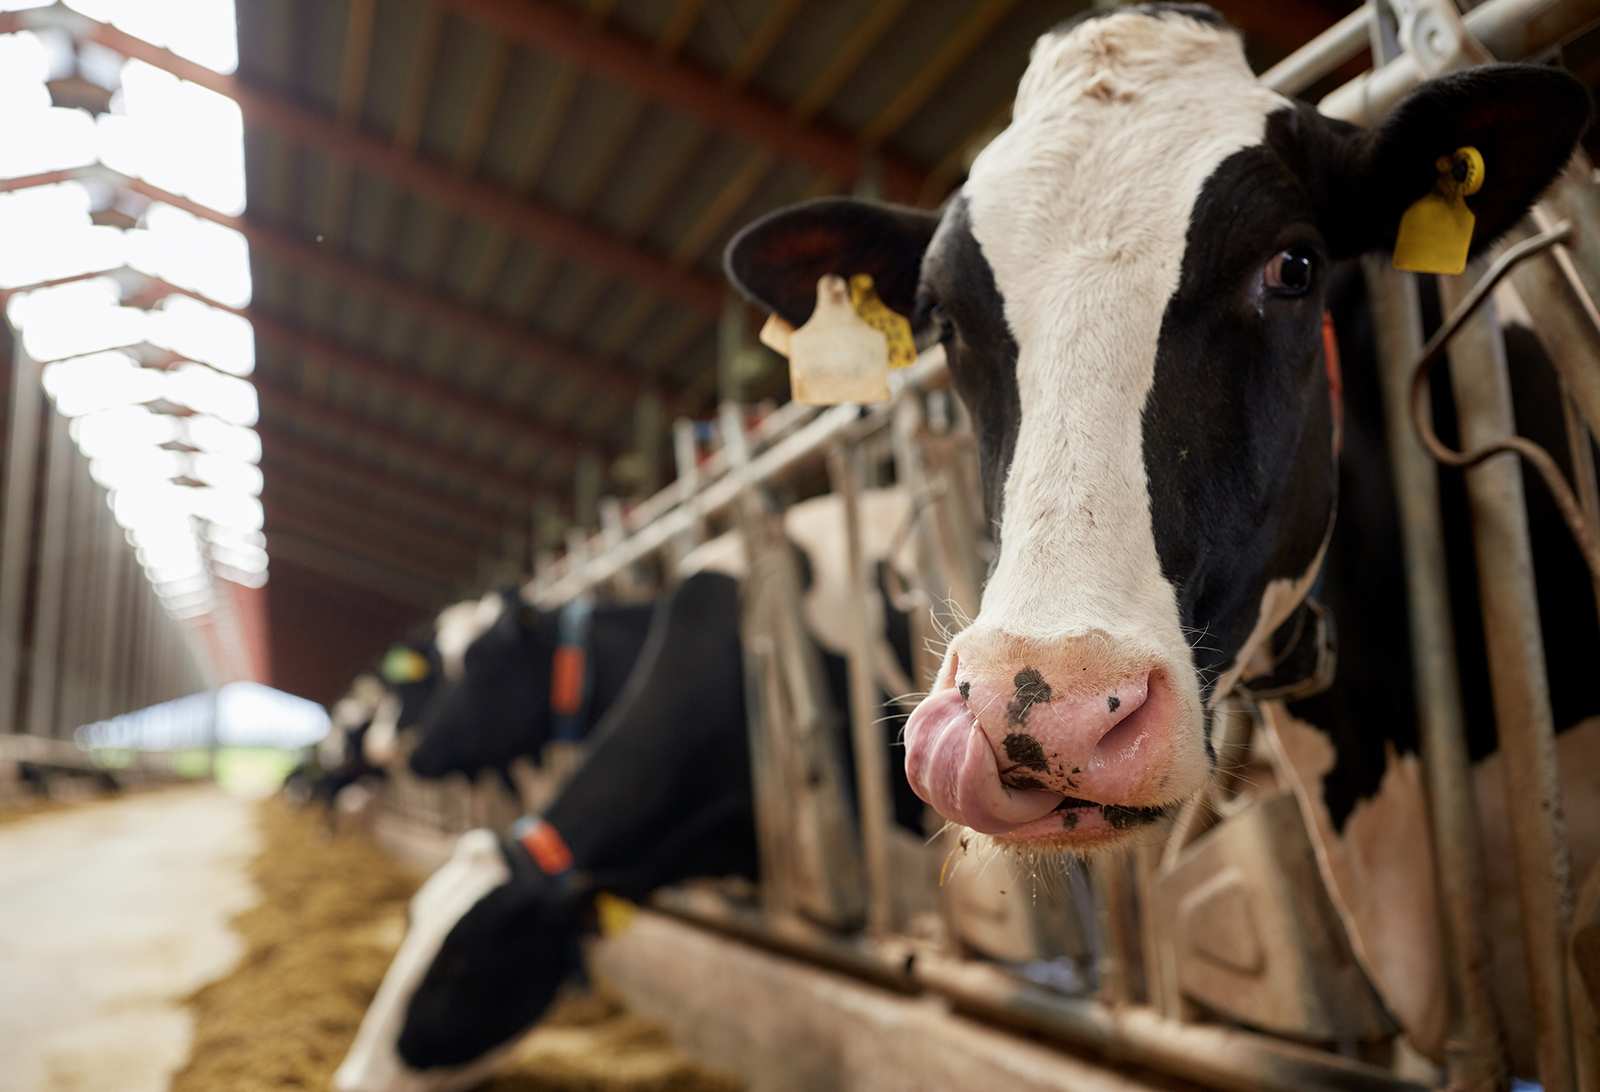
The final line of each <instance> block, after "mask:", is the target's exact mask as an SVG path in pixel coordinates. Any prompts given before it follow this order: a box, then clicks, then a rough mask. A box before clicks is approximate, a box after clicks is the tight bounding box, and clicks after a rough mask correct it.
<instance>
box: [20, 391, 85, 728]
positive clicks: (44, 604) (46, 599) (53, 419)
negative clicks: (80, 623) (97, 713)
mask: <svg viewBox="0 0 1600 1092" xmlns="http://www.w3.org/2000/svg"><path fill="white" fill-rule="evenodd" d="M49 431H50V442H49V446H48V447H47V449H46V455H45V457H46V459H48V460H49V466H48V468H47V470H46V472H45V490H44V513H43V515H42V516H41V517H40V520H39V523H40V530H39V597H38V603H37V606H36V607H35V620H34V624H33V663H32V666H31V667H30V668H29V672H28V715H27V716H26V717H25V718H24V720H23V725H24V726H25V729H26V730H27V731H29V732H33V733H35V734H36V735H41V736H53V735H55V734H56V721H57V716H56V713H57V709H58V708H59V706H58V705H57V691H58V689H59V675H60V670H61V634H62V622H63V619H64V615H65V607H66V604H65V602H64V600H63V596H64V592H65V588H66V567H67V565H66V552H67V534H68V527H69V523H70V518H71V515H72V507H73V501H74V499H75V498H74V496H73V492H74V489H73V486H74V484H75V483H74V479H75V478H76V477H77V475H76V474H74V473H73V471H74V469H75V467H74V466H73V463H74V462H75V461H76V460H77V459H78V452H77V449H76V448H74V446H73V444H72V436H71V435H70V433H69V432H68V430H67V419H66V418H65V417H62V416H61V415H60V414H58V413H56V412H54V411H53V410H52V411H51V413H50V426H49Z"/></svg>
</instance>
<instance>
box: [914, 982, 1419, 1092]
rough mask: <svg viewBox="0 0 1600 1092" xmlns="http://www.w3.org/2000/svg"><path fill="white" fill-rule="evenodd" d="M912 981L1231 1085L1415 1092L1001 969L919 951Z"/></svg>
mask: <svg viewBox="0 0 1600 1092" xmlns="http://www.w3.org/2000/svg"><path fill="white" fill-rule="evenodd" d="M916 974H917V979H918V980H919V981H920V982H921V983H922V984H923V985H924V986H925V987H926V988H927V989H929V990H931V991H934V992H936V993H938V994H940V995H942V996H944V997H946V998H948V999H949V1000H950V1001H952V1002H953V1003H954V1004H955V1005H956V1007H957V1008H958V1009H961V1010H963V1011H966V1012H968V1013H971V1014H973V1015H977V1016H980V1017H982V1018H984V1019H987V1020H992V1021H994V1022H996V1023H999V1024H1004V1025H1007V1026H1009V1027H1013V1028H1018V1029H1021V1030H1023V1031H1028V1032H1032V1033H1035V1034H1040V1035H1045V1036H1048V1037H1050V1038H1053V1039H1056V1040H1058V1041H1061V1042H1064V1043H1067V1044H1070V1045H1071V1046H1074V1047H1078V1048H1084V1049H1088V1050H1092V1051H1094V1052H1095V1053H1097V1054H1100V1055H1102V1056H1104V1057H1106V1058H1108V1059H1110V1060H1112V1061H1115V1062H1122V1063H1132V1064H1136V1065H1139V1066H1143V1067H1148V1068H1150V1069H1155V1070H1158V1071H1160V1072H1162V1073H1167V1074H1171V1075H1173V1076H1176V1077H1180V1078H1184V1079H1186V1080H1191V1081H1198V1082H1200V1083H1202V1084H1204V1085H1206V1086H1207V1087H1210V1088H1218V1089H1225V1090H1229V1092H1305V1090H1306V1089H1312V1088H1338V1089H1343V1090H1346V1092H1356V1090H1368V1089H1370V1090H1373V1092H1379V1090H1382V1092H1401V1090H1404V1092H1422V1086H1421V1085H1417V1084H1413V1083H1412V1082H1410V1081H1404V1080H1400V1079H1398V1078H1396V1077H1394V1076H1393V1075H1391V1074H1389V1073H1388V1072H1386V1071H1384V1070H1381V1069H1377V1068H1375V1067H1373V1066H1369V1065H1363V1064H1361V1063H1360V1062H1354V1061H1351V1060H1349V1059H1347V1058H1342V1057H1340V1056H1339V1055H1336V1054H1328V1053H1324V1052H1322V1051H1319V1050H1314V1049H1312V1048H1311V1047H1305V1046H1300V1045H1298V1044H1295V1043H1291V1042H1288V1041H1287V1040H1283V1039H1276V1038H1270V1037H1268V1036H1265V1035H1256V1034H1252V1033H1250V1032H1247V1031H1240V1030H1236V1029H1234V1028H1226V1027H1220V1026H1216V1025H1200V1024H1182V1023H1179V1022H1177V1021H1176V1020H1167V1019H1164V1018H1163V1017H1162V1016H1160V1015H1159V1014H1157V1013H1156V1012H1154V1011H1153V1010H1151V1009H1149V1008H1146V1007H1144V1006H1142V1005H1128V1006H1124V1007H1122V1008H1117V1009H1112V1008H1109V1007H1107V1006H1105V1005H1101V1004H1097V1003H1095V1002H1093V1001H1088V1000H1083V999H1080V998H1072V997H1063V996H1061V995H1060V994H1056V993H1051V992H1050V991H1048V990H1045V989H1041V988H1040V987H1038V986H1034V985H1031V984H1029V983H1026V982H1022V981H1020V980H1018V979H1016V978H1013V977H1011V976H1009V975H1007V974H1006V973H1005V972H1004V971H1002V970H1000V969H999V968H996V967H992V966H986V965H984V964H980V963H972V962H962V961H957V960H953V959H950V958H948V957H944V956H939V955H936V954H933V953H922V954H919V955H918V956H917V962H916Z"/></svg>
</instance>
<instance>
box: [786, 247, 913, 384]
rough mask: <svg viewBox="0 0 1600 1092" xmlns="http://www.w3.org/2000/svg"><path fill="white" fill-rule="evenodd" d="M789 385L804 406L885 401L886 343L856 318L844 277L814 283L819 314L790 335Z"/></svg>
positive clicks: (883, 338)
mask: <svg viewBox="0 0 1600 1092" xmlns="http://www.w3.org/2000/svg"><path fill="white" fill-rule="evenodd" d="M789 385H790V387H791V389H792V391H793V395H794V400H795V401H796V402H802V403H804V404H806V405H808V406H834V405H838V404H839V403H841V402H887V401H888V400H889V341H888V339H887V338H886V337H884V335H883V334H882V333H881V332H880V331H878V330H875V329H873V328H872V327H871V326H870V325H868V324H867V321H866V320H865V319H863V318H862V317H861V316H860V315H859V314H857V313H856V309H855V308H854V307H852V306H851V304H850V287H849V285H847V284H846V283H845V280H844V278H843V277H836V276H831V275H830V276H826V277H823V278H822V279H821V280H820V281H818V282H817V309H816V310H815V311H813V312H812V313H811V318H810V319H808V320H807V321H806V324H805V325H804V326H802V327H800V328H799V329H798V330H796V331H795V332H794V333H793V334H791V335H790V337H789Z"/></svg>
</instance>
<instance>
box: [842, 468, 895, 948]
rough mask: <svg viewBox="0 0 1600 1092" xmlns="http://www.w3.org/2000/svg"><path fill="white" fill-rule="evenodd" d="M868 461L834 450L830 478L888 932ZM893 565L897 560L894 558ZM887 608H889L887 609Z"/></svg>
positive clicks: (871, 851) (865, 814)
mask: <svg viewBox="0 0 1600 1092" xmlns="http://www.w3.org/2000/svg"><path fill="white" fill-rule="evenodd" d="M863 469H864V468H863V460H862V457H861V449H860V448H859V447H857V448H854V449H852V450H850V451H845V450H844V449H842V448H840V447H834V448H833V449H832V450H831V451H829V452H828V477H829V479H830V481H831V483H832V485H833V491H834V492H835V493H837V494H838V495H839V496H840V497H841V498H842V499H843V501H844V523H845V554H846V559H847V571H848V574H849V576H848V579H849V581H850V589H851V593H852V597H853V598H854V600H855V610H854V611H853V612H852V613H853V614H854V618H853V619H852V621H853V622H854V625H853V626H852V627H851V632H850V654H849V673H850V729H851V731H850V738H851V741H852V743H853V744H854V748H855V760H856V801H857V804H856V810H857V814H858V815H859V816H860V825H861V844H862V849H863V851H864V857H865V861H866V871H867V925H868V926H869V927H870V928H871V929H872V931H873V932H875V933H878V934H880V935H882V934H887V933H888V932H889V931H890V930H891V929H892V928H893V926H894V892H893V890H892V889H891V881H892V878H893V871H892V870H893V863H892V862H891V860H890V858H889V836H890V826H891V825H892V824H893V822H894V809H893V807H892V805H891V804H890V801H889V763H888V758H887V756H885V754H884V749H883V730H882V728H881V721H880V716H881V713H882V706H881V704H880V703H879V701H878V683H877V675H876V673H875V672H874V671H873V669H872V643H873V634H872V622H873V615H874V613H875V612H874V611H872V610H871V609H870V604H872V603H873V602H876V601H877V600H878V599H879V596H878V593H877V591H876V589H874V588H873V587H872V586H871V581H870V580H869V579H868V575H867V569H866V564H865V562H864V561H863V559H862V556H861V555H862V545H861V487H862V480H863V477H864V474H863ZM891 563H892V559H891ZM885 609H887V607H886V608H885Z"/></svg>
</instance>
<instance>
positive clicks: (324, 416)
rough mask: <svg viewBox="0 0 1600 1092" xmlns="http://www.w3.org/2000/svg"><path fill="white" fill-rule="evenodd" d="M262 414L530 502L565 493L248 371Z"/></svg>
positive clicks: (560, 500)
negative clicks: (420, 462)
mask: <svg viewBox="0 0 1600 1092" xmlns="http://www.w3.org/2000/svg"><path fill="white" fill-rule="evenodd" d="M251 381H252V382H253V383H255V385H256V396H257V397H258V398H259V400H260V402H261V412H262V416H263V417H264V418H265V419H266V420H268V421H269V422H271V421H284V420H293V421H294V422H295V424H296V425H297V426H299V427H300V428H302V429H310V430H312V431H314V432H319V433H322V434H323V435H327V436H337V437H339V438H341V439H350V440H356V441H359V442H364V443H370V444H372V445H374V446H376V447H381V448H384V449H385V450H388V451H393V452H400V453H402V454H405V455H408V456H414V457H417V458H423V459H426V460H427V461H428V462H429V463H431V464H432V465H434V466H437V467H439V468H440V469H441V470H445V471H447V472H449V473H450V474H451V475H452V476H456V477H461V478H469V479H471V480H473V481H475V482H479V483H482V484H486V485H492V486H493V487H494V488H496V489H499V490H503V491H504V492H506V493H509V494H511V495H512V496H513V497H517V498H520V499H522V500H523V501H526V502H528V503H530V504H531V503H533V502H534V501H541V500H542V501H549V502H552V503H555V504H557V505H558V506H559V505H560V504H561V503H563V502H564V498H563V497H562V496H561V495H560V494H557V493H555V492H552V491H551V490H549V489H545V488H541V487H540V486H539V485H538V483H536V482H533V481H530V480H529V479H528V478H527V477H525V476H523V475H521V474H517V473H515V472H513V471H510V470H507V469H506V468H505V466H504V464H502V463H500V462H499V461H498V460H491V459H485V458H483V457H482V456H479V455H477V454H475V453H473V452H470V451H464V450H462V449H460V448H455V447H451V446H449V445H447V444H442V443H439V442H438V441H436V440H430V439H426V438H424V437H422V436H419V435H417V434H415V433H411V432H407V431H405V430H403V429H398V428H395V427H394V426H392V425H384V424H380V423H379V422H376V421H373V420H370V419H369V418H366V417H363V416H361V415H360V414H356V413H352V412H350V411H349V410H346V409H341V408H339V407H336V406H331V405H328V404H327V403H326V402H319V401H317V400H316V399H314V398H309V397H307V396H306V395H304V394H302V393H300V392H298V391H296V390H294V389H293V388H292V387H291V386H290V385H288V384H287V383H284V382H282V381H281V380H276V379H269V378H267V377H266V376H263V375H261V374H259V373H257V374H256V375H254V376H252V377H251Z"/></svg>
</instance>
